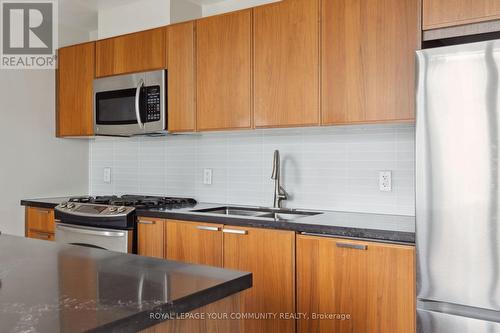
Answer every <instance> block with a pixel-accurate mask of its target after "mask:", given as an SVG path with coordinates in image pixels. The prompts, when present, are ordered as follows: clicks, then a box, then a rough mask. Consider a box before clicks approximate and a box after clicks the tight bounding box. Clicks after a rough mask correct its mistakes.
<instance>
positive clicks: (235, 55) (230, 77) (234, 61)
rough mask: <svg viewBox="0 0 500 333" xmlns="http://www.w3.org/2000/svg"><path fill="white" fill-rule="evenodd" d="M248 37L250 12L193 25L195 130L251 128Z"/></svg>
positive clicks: (250, 75) (250, 30)
mask: <svg viewBox="0 0 500 333" xmlns="http://www.w3.org/2000/svg"><path fill="white" fill-rule="evenodd" d="M251 37H252V11H251V10H243V11H238V12H233V13H229V14H224V15H218V16H213V17H208V18H204V19H200V20H198V21H197V22H196V41H197V42H196V45H197V52H196V64H197V65H196V70H197V74H196V95H197V98H196V105H197V127H198V130H200V131H205V130H221V129H238V128H250V127H251V125H252V124H251V111H252V108H251V77H252V73H251V67H252V66H251V65H252V62H251V58H252V55H251V49H252V47H251V44H252V43H251Z"/></svg>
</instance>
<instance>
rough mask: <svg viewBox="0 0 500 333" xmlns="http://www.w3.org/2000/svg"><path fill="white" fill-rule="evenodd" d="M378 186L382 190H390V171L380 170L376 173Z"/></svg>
mask: <svg viewBox="0 0 500 333" xmlns="http://www.w3.org/2000/svg"><path fill="white" fill-rule="evenodd" d="M378 186H379V189H380V191H382V192H390V191H392V172H391V171H380V172H379V173H378Z"/></svg>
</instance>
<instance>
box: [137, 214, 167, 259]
mask: <svg viewBox="0 0 500 333" xmlns="http://www.w3.org/2000/svg"><path fill="white" fill-rule="evenodd" d="M164 228H165V220H162V219H154V218H149V217H139V218H138V219H137V254H139V255H141V256H148V257H156V258H164V257H165V239H164V235H165V231H164Z"/></svg>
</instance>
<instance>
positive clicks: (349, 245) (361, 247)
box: [336, 243, 368, 250]
mask: <svg viewBox="0 0 500 333" xmlns="http://www.w3.org/2000/svg"><path fill="white" fill-rule="evenodd" d="M336 244H337V247H342V248H346V249H354V250H368V246H367V245H361V244H352V243H336Z"/></svg>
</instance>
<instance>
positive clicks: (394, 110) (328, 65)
mask: <svg viewBox="0 0 500 333" xmlns="http://www.w3.org/2000/svg"><path fill="white" fill-rule="evenodd" d="M419 4H420V0H328V1H327V0H324V1H323V2H322V33H321V36H322V37H321V50H322V51H321V52H322V53H321V56H322V123H323V124H343V123H360V122H361V123H363V122H379V121H408V120H413V119H414V100H415V84H414V81H415V74H414V73H415V50H417V49H418V48H419V45H420V34H421V31H420V26H419V13H420V5H419Z"/></svg>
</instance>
